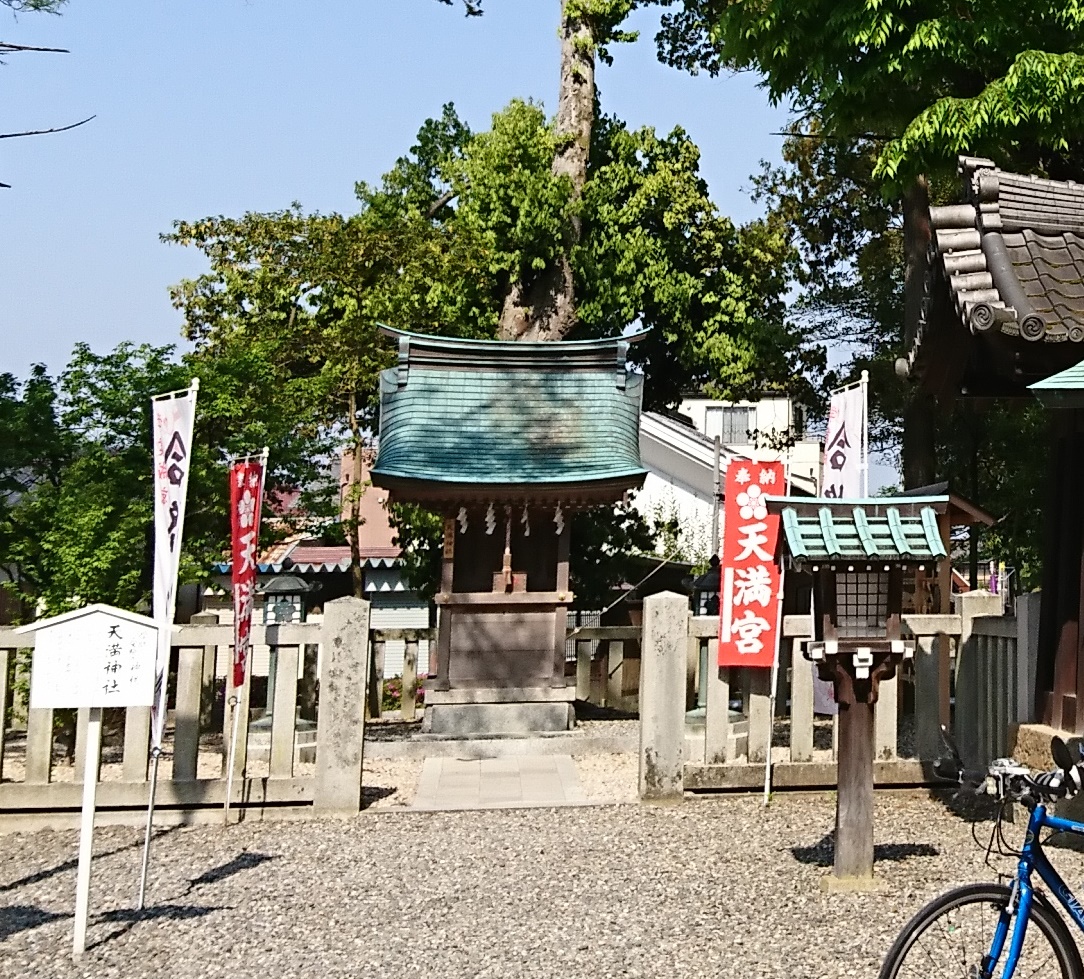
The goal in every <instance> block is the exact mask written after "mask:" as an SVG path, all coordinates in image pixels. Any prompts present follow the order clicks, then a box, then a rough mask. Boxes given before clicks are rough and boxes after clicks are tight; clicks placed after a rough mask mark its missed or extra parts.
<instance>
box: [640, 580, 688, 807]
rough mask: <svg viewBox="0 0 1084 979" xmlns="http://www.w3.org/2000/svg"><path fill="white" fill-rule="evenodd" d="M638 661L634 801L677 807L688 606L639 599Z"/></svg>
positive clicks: (684, 601) (681, 600)
mask: <svg viewBox="0 0 1084 979" xmlns="http://www.w3.org/2000/svg"><path fill="white" fill-rule="evenodd" d="M643 615H644V625H643V630H644V631H643V640H642V642H643V648H642V652H641V660H640V783H639V788H640V799H641V801H643V802H656V803H660V802H662V803H665V802H680V801H681V799H682V795H683V791H684V787H683V764H684V749H685V668H686V662H685V660H686V646H687V643H688V634H689V600H688V598H686V596H684V595H678V594H675V593H674V592H661V593H659V594H657V595H650V596H648V597H647V598H645V599H644V613H643Z"/></svg>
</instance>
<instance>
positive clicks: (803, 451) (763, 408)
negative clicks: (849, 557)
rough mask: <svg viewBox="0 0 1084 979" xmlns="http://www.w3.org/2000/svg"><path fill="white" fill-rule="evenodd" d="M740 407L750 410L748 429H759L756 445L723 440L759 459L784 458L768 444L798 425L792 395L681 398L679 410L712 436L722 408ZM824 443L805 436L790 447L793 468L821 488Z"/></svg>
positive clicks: (781, 453) (717, 429) (783, 454)
mask: <svg viewBox="0 0 1084 979" xmlns="http://www.w3.org/2000/svg"><path fill="white" fill-rule="evenodd" d="M727 408H741V409H745V410H748V411H749V412H750V418H751V422H750V428H749V429H748V430H749V431H754V430H755V431H756V432H757V433H758V436H759V439H758V444H757V445H756V446H754V445H753V444H752V443H751V442H750V441H749V439H748V436H746V438H745V439H744V440H740V439H739V440H735V439H724V444H725V445H726V446H728V447H730V448H732V449H734V450H736V451H738V452H740V453H742V454H745V455H748V456H750V457H751V458H756V459H758V460H760V461H770V460H782V459H783V458H784V456H785V455H786V453H785V452H779V451H774V450H772V449H770V448H768V445H769V444H770V440H771V438H772V436H776V437H782V436H785V435H787V434H788V433H790V432H791V431H792V430H793V428H794V426H795V420H796V419H795V413H794V409H793V405H792V404H791V401H790V399H789V398H763V399H761V400H760V401H715V400H712V399H710V398H690V399H688V400H686V401H682V402H681V404H680V405H679V406H678V411H679V412H681V414H683V415H686V416H687V417H688V418H690V419H692V422H693V425H694V426H695V427H696V429H697V430H698V431H700V432H702V433H703V434H705V435H707V436H708V437H709V438H714V437H715V436H716V435H720V434H721V431H720V428H721V416H720V415H719V414H718V412H719V411H720V410H721V409H727ZM823 448H824V446H823V443H822V442H821V441H820V440H819V439H803V440H802V441H799V442H796V443H795V444H794V445H793V446H792V447H791V450H790V464H791V471H792V472H793V473H794V474H795V475H801V476H804V477H806V478H808V479H811V480H814V481H815V483H816V486H817V489H818V491H819V489H820V486H821V457H822V453H823Z"/></svg>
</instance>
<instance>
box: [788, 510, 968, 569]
mask: <svg viewBox="0 0 1084 979" xmlns="http://www.w3.org/2000/svg"><path fill="white" fill-rule="evenodd" d="M948 502H949V500H948V497H947V496H943V497H942V496H936V497H880V498H877V499H868V500H833V499H815V500H805V499H803V500H795V499H788V498H780V499H774V500H771V501H770V506H771V509H772V510H774V511H778V512H779V513H780V515H781V517H782V529H783V536H784V540H785V541H786V547H787V550H788V552H789V553H790V555H791V557H792V558H794V559H795V560H796V561H849V560H854V561H893V562H905V563H911V562H921V561H936V560H938V559H940V558H944V557H947V556H948V555H947V553H946V551H945V545H944V543H943V541H942V540H941V533H940V530H939V529H938V526H937V516H938V513H941V512H944V511H945V508H946V507H947V506H948Z"/></svg>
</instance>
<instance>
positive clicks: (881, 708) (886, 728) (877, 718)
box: [873, 669, 899, 761]
mask: <svg viewBox="0 0 1084 979" xmlns="http://www.w3.org/2000/svg"><path fill="white" fill-rule="evenodd" d="M898 691H899V670H898V669H897V671H896V676H894V677H892V679H891V680H882V681H881V684H880V691H879V693H878V694H877V704H876V709H875V710H874V714H873V718H874V720H873V723H874V747H873V751H874V757H875V758H877V759H878V760H879V761H889V760H890V759H892V758H895V757H896V744H897V740H896V727H897V721H898V720H899V692H898Z"/></svg>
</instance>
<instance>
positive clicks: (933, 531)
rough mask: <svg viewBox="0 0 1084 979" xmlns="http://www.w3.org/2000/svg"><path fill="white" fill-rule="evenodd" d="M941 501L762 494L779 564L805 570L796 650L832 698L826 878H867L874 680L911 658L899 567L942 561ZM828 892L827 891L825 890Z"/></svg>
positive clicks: (922, 567) (933, 567) (921, 567)
mask: <svg viewBox="0 0 1084 979" xmlns="http://www.w3.org/2000/svg"><path fill="white" fill-rule="evenodd" d="M948 505H949V498H948V497H947V496H940V497H919V496H897V497H884V498H878V499H870V500H836V499H834V498H833V499H827V498H825V499H812V500H810V499H798V498H793V497H789V498H788V497H779V498H776V499H769V500H768V507H769V509H770V510H773V511H775V512H778V513H779V514H780V516H781V521H780V523H781V529H782V533H781V534H780V548H781V550H782V552H783V555H784V559H785V562H786V565H787V566H789V567H791V568H794V569H797V570H799V571H804V572H808V573H811V574H812V577H813V612H814V616H813V621H814V635H815V638H814V639H813V640H811V641H810V642H808V643H806V648H805V656H806V658H807V659H810V660H812V661H813V662H814V663H816V664H817V672H818V674H819V675H820V677H821V679H822V680H830V681H832V683H833V687H834V693H835V701H836V703H837V704H838V705H839V754H838V758H839V762H838V767H839V774H838V785H839V792H838V794H837V796H836V837H835V838H836V847H835V866H834V876H835V877H836V878H837V879H840V878H842V879H845V880H849V881H853V880H864V879H869V878H871V877H872V875H873V750H874V715H873V711H874V704H875V703H876V702H877V693H878V685H879V683H880V681H881V680H887V679H891V678H892V677H893V676H895V675H896V669H897V667H898V666H899V665H900V663H901V662H902V661H903V660H905V659H909V658H911V657H912V656H913V655H914V642H913V640H905V639H904V638H903V636H902V633H901V628H900V625H901V622H900V616H901V613H902V611H903V579H904V573H905V571H908V570H910V571H917V572H923V571H927V570H929V571H932V572H933V576H934V578H936V577H937V570H938V569H939V567H941V566H943V565H945V564H947V563H948V550H947V549H946V546H945V542H944V540H943V539H942V530H941V526H940V525H939V524H940V520H939V518H940V517H942V516H943V515H944V514H945V513H947V511H948ZM829 889H831V888H829Z"/></svg>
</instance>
